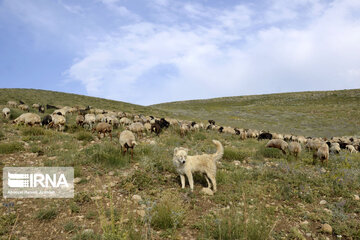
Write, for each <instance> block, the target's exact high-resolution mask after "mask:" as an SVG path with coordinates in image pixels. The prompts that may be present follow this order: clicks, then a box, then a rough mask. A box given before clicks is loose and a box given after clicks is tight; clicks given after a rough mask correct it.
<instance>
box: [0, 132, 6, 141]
mask: <svg viewBox="0 0 360 240" xmlns="http://www.w3.org/2000/svg"><path fill="white" fill-rule="evenodd" d="M4 138H5V134H4V133H3V132H2V131H0V140H2V139H4Z"/></svg>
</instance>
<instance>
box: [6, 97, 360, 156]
mask: <svg viewBox="0 0 360 240" xmlns="http://www.w3.org/2000/svg"><path fill="white" fill-rule="evenodd" d="M19 102H20V104H18V103H17V102H15V101H9V102H8V103H7V104H8V106H9V108H8V107H5V108H4V109H3V110H2V113H3V116H4V117H5V118H9V117H10V114H11V110H10V108H19V109H21V110H23V111H27V113H23V114H21V115H20V116H19V117H18V118H16V119H15V120H14V121H13V123H16V124H24V125H29V126H34V125H42V126H44V127H46V128H54V129H56V130H58V131H64V130H65V127H66V115H68V114H76V113H77V114H78V115H77V116H76V124H77V125H78V126H82V127H84V128H87V129H91V130H92V131H93V132H96V133H97V134H98V135H99V137H100V135H101V134H103V135H104V136H105V134H106V133H107V134H108V135H109V136H110V138H111V139H112V133H111V132H112V130H113V128H118V126H119V125H122V126H125V128H126V130H124V131H123V132H121V133H120V134H119V141H120V144H121V147H122V150H123V153H125V152H126V151H128V150H129V149H131V156H133V148H134V146H135V145H136V144H137V143H136V138H135V135H137V137H141V136H142V135H143V134H144V132H146V131H147V132H154V133H155V134H156V135H159V134H160V133H161V131H162V130H163V129H164V128H168V127H169V126H174V127H178V128H179V130H180V135H181V136H184V135H186V134H187V133H188V132H190V131H198V130H200V129H206V130H213V131H218V132H219V133H227V134H234V135H239V138H240V139H241V140H245V139H247V138H257V139H258V140H263V139H265V140H269V142H268V143H267V144H266V147H269V148H278V149H280V150H281V151H282V152H283V153H284V154H286V151H288V152H289V154H293V155H294V156H295V157H296V158H298V156H299V154H300V153H301V151H302V146H304V147H305V148H306V149H308V150H310V151H312V152H313V157H314V163H315V160H316V159H320V160H321V161H322V162H324V161H325V162H326V163H327V161H328V159H329V153H333V154H338V153H339V152H340V151H341V150H342V149H346V150H348V151H349V152H350V153H356V152H358V151H360V138H355V137H332V138H331V139H326V138H312V137H304V136H294V135H289V134H286V135H283V134H279V133H270V132H266V131H258V130H254V129H242V128H233V127H229V126H218V125H216V124H215V121H214V120H209V121H208V123H207V124H204V123H197V122H194V121H187V120H177V119H171V118H156V117H153V116H144V115H142V114H139V115H137V114H131V113H126V112H114V111H108V110H102V109H96V108H95V109H94V108H91V107H90V106H88V107H86V108H81V107H68V106H65V107H56V106H52V105H48V104H47V105H46V108H47V109H52V108H53V109H54V111H53V113H52V114H49V115H46V116H44V117H43V118H42V119H41V118H40V116H39V115H38V114H36V113H30V112H29V106H28V105H26V104H25V103H24V102H22V101H19ZM32 108H34V109H37V110H38V111H39V112H41V113H44V112H45V107H44V106H43V105H41V104H36V103H35V104H33V105H32Z"/></svg>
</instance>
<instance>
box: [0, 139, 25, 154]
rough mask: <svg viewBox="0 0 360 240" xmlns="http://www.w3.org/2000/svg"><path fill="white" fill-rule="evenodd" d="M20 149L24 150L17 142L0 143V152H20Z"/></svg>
mask: <svg viewBox="0 0 360 240" xmlns="http://www.w3.org/2000/svg"><path fill="white" fill-rule="evenodd" d="M22 150H24V147H23V145H22V144H21V143H19V142H11V143H1V144H0V154H8V153H14V152H20V151H22Z"/></svg>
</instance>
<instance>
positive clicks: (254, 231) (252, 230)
mask: <svg viewBox="0 0 360 240" xmlns="http://www.w3.org/2000/svg"><path fill="white" fill-rule="evenodd" d="M200 228H201V232H202V235H203V238H204V239H223V240H227V239H228V240H232V239H244V240H247V239H254V240H261V239H268V238H269V234H270V230H271V225H270V221H269V219H267V217H266V216H264V214H263V213H261V212H252V213H246V214H245V213H244V212H243V211H241V210H240V209H231V210H225V211H222V212H220V213H216V214H214V215H209V216H207V217H205V218H204V221H203V223H202V226H201V227H200Z"/></svg>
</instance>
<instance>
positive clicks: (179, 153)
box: [174, 147, 189, 164]
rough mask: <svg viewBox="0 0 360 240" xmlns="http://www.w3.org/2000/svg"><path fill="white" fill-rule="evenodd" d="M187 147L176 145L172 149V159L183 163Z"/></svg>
mask: <svg viewBox="0 0 360 240" xmlns="http://www.w3.org/2000/svg"><path fill="white" fill-rule="evenodd" d="M188 151H189V149H187V148H183V147H177V148H175V149H174V161H177V162H178V163H179V164H185V163H186V158H187V154H188Z"/></svg>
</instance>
